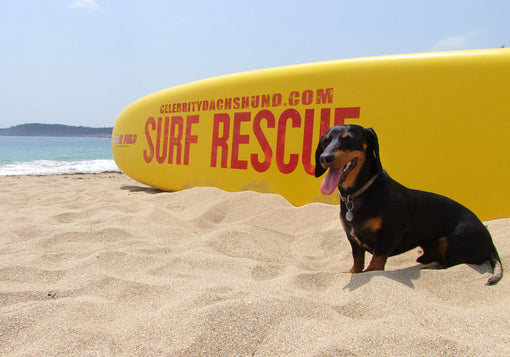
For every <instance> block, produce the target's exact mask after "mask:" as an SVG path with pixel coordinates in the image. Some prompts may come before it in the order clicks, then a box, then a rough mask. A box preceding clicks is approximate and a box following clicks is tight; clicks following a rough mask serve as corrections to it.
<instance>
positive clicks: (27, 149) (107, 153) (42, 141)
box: [0, 136, 118, 175]
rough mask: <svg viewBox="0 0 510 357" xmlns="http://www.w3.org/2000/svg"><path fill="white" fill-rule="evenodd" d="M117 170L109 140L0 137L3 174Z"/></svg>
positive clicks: (0, 165) (0, 164)
mask: <svg viewBox="0 0 510 357" xmlns="http://www.w3.org/2000/svg"><path fill="white" fill-rule="evenodd" d="M111 170H118V167H117V165H115V162H114V161H113V156H112V149H111V139H110V138H86V137H39V136H0V175H51V174H65V173H86V172H98V171H111Z"/></svg>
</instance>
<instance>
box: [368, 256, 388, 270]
mask: <svg viewBox="0 0 510 357" xmlns="http://www.w3.org/2000/svg"><path fill="white" fill-rule="evenodd" d="M387 259H388V257H386V256H384V255H375V254H374V255H373V256H372V259H371V260H370V264H368V267H367V268H366V269H365V271H374V270H384V266H385V265H386V260H387Z"/></svg>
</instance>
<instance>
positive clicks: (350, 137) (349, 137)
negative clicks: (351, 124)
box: [340, 134, 352, 141]
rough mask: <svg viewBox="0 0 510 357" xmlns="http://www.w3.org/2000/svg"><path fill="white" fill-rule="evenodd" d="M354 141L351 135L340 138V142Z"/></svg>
mask: <svg viewBox="0 0 510 357" xmlns="http://www.w3.org/2000/svg"><path fill="white" fill-rule="evenodd" d="M351 139H352V136H351V135H349V134H344V135H342V136H341V137H340V140H344V141H349V140H351Z"/></svg>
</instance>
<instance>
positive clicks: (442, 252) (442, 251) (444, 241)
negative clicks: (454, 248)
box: [438, 237, 448, 266]
mask: <svg viewBox="0 0 510 357" xmlns="http://www.w3.org/2000/svg"><path fill="white" fill-rule="evenodd" d="M438 242H439V247H438V251H439V256H440V257H441V264H443V265H444V266H447V265H448V264H447V263H446V249H448V238H446V237H442V238H439V241H438Z"/></svg>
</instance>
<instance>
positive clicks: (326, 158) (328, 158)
mask: <svg viewBox="0 0 510 357" xmlns="http://www.w3.org/2000/svg"><path fill="white" fill-rule="evenodd" d="M334 160H335V155H333V154H322V155H321V164H322V165H327V164H330V163H332V162H333V161H334Z"/></svg>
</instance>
